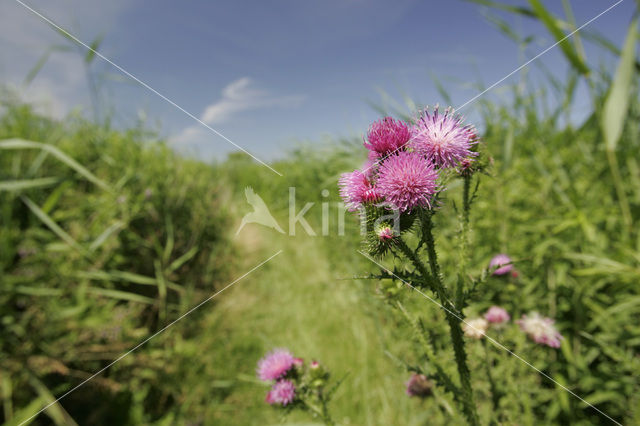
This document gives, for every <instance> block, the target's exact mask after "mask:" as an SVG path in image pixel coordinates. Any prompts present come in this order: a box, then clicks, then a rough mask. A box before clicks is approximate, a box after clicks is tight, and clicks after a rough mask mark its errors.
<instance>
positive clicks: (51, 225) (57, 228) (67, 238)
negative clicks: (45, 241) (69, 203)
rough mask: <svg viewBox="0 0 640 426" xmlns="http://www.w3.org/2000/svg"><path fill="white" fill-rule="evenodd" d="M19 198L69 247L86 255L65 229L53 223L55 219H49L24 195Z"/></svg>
mask: <svg viewBox="0 0 640 426" xmlns="http://www.w3.org/2000/svg"><path fill="white" fill-rule="evenodd" d="M20 199H21V200H22V202H23V203H25V204H26V206H27V207H29V210H31V212H32V213H33V214H35V215H36V217H37V218H38V219H40V221H42V223H44V224H45V225H46V226H47V228H49V229H50V230H51V231H53V233H54V234H56V235H57V236H58V237H59V238H60V239H61V240H63V241H64V242H65V243H67V244H69V245H70V246H71V247H73V248H74V249H76V250H77V251H79V252H80V253H82V254H83V255H85V256H87V255H88V253H87V251H86V250H85V249H84V248H83V247H82V246H81V245H80V244H78V242H77V241H76V240H74V239H73V237H72V236H71V235H69V234H67V233H66V232H65V230H64V229H62V228H61V227H60V226H59V225H58V224H57V223H55V221H54V220H53V219H51V217H50V216H49V215H48V214H46V213H45V212H43V211H42V210H40V207H38V206H37V205H36V204H35V203H34V202H33V201H31V200H30V199H29V198H28V197H26V196H21V197H20Z"/></svg>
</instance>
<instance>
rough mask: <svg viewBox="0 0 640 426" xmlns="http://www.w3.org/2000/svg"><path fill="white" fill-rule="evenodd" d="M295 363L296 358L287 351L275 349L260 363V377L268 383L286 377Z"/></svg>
mask: <svg viewBox="0 0 640 426" xmlns="http://www.w3.org/2000/svg"><path fill="white" fill-rule="evenodd" d="M294 363H295V358H294V357H293V355H291V352H289V351H288V350H286V349H274V350H273V351H271V352H270V353H268V354H267V355H265V356H264V358H262V359H261V360H260V361H259V362H258V371H257V372H258V377H259V378H260V380H263V381H265V382H268V381H270V380H276V379H279V378H280V377H282V376H284V375H285V374H286V373H287V371H289V369H291V367H292V366H293V364H294Z"/></svg>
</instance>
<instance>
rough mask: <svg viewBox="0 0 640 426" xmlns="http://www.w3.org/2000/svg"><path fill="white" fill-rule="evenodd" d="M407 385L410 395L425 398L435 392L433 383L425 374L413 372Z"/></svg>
mask: <svg viewBox="0 0 640 426" xmlns="http://www.w3.org/2000/svg"><path fill="white" fill-rule="evenodd" d="M406 386H407V390H406V392H407V395H409V396H417V397H420V398H425V397H427V396H430V395H432V394H433V383H432V382H431V381H430V380H429V379H428V378H427V376H425V375H424V374H418V373H413V374H411V377H410V378H409V380H408V381H407V383H406Z"/></svg>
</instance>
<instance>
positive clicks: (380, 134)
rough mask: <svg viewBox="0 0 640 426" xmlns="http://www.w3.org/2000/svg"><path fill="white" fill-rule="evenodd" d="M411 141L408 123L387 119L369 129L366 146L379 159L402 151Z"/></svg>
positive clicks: (377, 122)
mask: <svg viewBox="0 0 640 426" xmlns="http://www.w3.org/2000/svg"><path fill="white" fill-rule="evenodd" d="M410 139H411V130H409V126H407V123H405V122H404V121H401V120H394V119H393V118H391V117H385V118H383V119H382V120H379V121H376V122H374V123H373V124H372V125H371V127H369V132H368V133H367V140H366V141H365V142H364V146H365V147H366V148H367V149H368V150H369V151H372V152H375V153H376V154H377V156H378V157H381V156H384V155H386V154H390V153H392V152H395V151H397V150H400V149H402V148H403V147H404V146H405V145H407V143H408V142H409V140H410Z"/></svg>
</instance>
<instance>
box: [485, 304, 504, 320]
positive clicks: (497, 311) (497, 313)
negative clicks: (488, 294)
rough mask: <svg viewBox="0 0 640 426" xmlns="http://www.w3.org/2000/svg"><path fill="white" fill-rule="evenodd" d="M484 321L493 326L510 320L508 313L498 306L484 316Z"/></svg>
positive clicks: (490, 309) (491, 308)
mask: <svg viewBox="0 0 640 426" xmlns="http://www.w3.org/2000/svg"><path fill="white" fill-rule="evenodd" d="M484 319H486V320H487V321H489V322H490V323H493V324H503V323H505V322H507V321H509V320H510V319H511V317H510V316H509V313H507V311H506V310H504V309H503V308H501V307H500V306H492V307H490V308H489V310H488V311H487V312H486V313H485V314H484Z"/></svg>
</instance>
